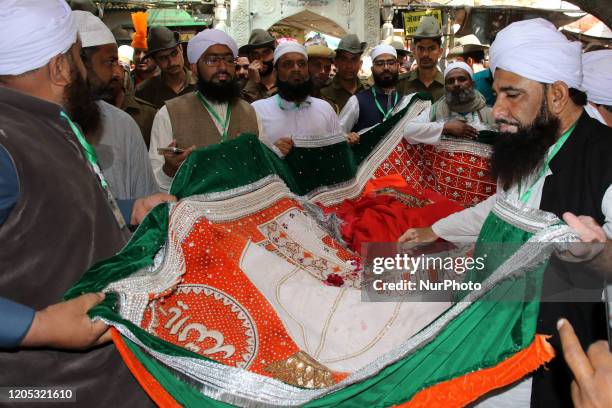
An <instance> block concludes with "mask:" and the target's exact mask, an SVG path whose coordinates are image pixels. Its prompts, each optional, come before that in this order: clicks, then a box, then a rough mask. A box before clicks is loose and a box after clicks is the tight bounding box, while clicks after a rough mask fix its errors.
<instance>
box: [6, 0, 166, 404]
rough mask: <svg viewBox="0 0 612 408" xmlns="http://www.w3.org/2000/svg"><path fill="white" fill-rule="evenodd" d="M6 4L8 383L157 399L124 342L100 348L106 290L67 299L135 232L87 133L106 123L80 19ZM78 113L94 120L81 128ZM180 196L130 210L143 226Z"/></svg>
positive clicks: (60, 3) (41, 4)
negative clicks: (122, 350)
mask: <svg viewBox="0 0 612 408" xmlns="http://www.w3.org/2000/svg"><path fill="white" fill-rule="evenodd" d="M2 6H3V13H0V83H1V84H2V86H0V175H1V177H0V247H1V248H2V250H1V251H0V270H1V271H2V273H1V274H0V366H1V367H2V370H0V383H1V384H14V385H15V386H23V385H25V384H30V385H34V384H36V386H40V387H53V388H65V387H67V386H68V387H69V388H70V389H71V390H72V391H73V395H74V396H78V397H77V398H78V399H79V401H87V404H88V405H90V406H95V407H108V406H152V405H153V402H152V401H151V400H150V399H149V398H148V397H147V395H146V393H145V392H143V390H142V388H141V387H140V386H139V384H138V383H137V381H135V379H134V376H133V375H132V374H131V373H130V371H129V370H128V369H127V368H126V366H125V364H124V363H123V361H122V360H121V357H120V356H119V353H117V351H116V349H115V347H114V346H113V345H112V344H107V345H105V346H100V345H102V344H104V343H107V342H108V341H110V332H109V331H108V330H107V329H108V327H107V326H106V325H105V324H104V323H102V322H100V321H97V322H94V321H92V320H90V319H89V317H88V315H87V312H88V310H89V309H90V308H92V307H93V306H95V305H97V304H98V303H100V302H101V301H103V300H104V295H103V294H101V293H89V294H84V295H82V296H80V297H78V298H75V299H73V300H70V301H65V302H63V301H62V298H63V296H64V294H65V293H66V291H67V290H68V289H69V288H71V287H72V286H73V285H74V284H75V283H76V282H77V281H78V280H79V279H80V278H81V276H82V275H83V273H84V272H85V271H86V270H87V269H88V268H89V267H91V265H93V264H94V263H96V262H99V261H101V260H103V259H105V258H108V257H110V256H112V255H115V254H116V253H117V251H119V250H120V249H121V248H122V247H123V245H124V244H125V243H126V242H127V238H128V231H127V230H126V228H125V222H124V217H123V216H122V215H121V214H120V213H118V211H117V210H116V204H114V202H115V201H114V200H113V199H112V195H111V194H110V192H109V189H108V186H107V183H106V180H105V178H104V176H103V175H102V173H101V172H100V170H99V167H98V165H97V158H96V154H95V151H94V150H93V149H92V147H91V146H90V145H89V144H88V143H87V141H86V140H85V138H84V137H83V135H82V133H83V130H87V131H91V130H94V129H95V127H96V110H95V106H96V105H95V103H94V102H93V101H92V100H91V98H90V95H89V90H88V87H87V83H86V76H87V71H86V70H85V67H84V66H83V63H82V61H81V57H80V51H81V45H80V41H79V39H78V35H77V30H76V26H75V23H74V17H73V15H72V14H71V11H70V8H69V7H68V4H67V3H66V2H65V1H64V0H45V1H40V0H19V1H7V2H3V5H2ZM81 107H85V109H83V110H82V111H81V110H79V109H80V108H81ZM83 114H84V115H83ZM77 118H78V119H79V120H80V119H82V118H86V120H84V121H83V124H84V126H83V128H79V126H78V125H77V124H76V123H75V122H74V120H75V119H77ZM172 199H173V198H172V197H171V196H168V195H166V194H164V195H160V194H158V195H156V196H153V197H148V198H146V199H139V200H136V202H134V207H133V209H132V211H131V217H128V218H131V220H132V223H134V224H136V223H139V222H140V221H141V220H142V218H143V217H144V216H145V215H146V213H147V212H148V210H150V209H151V208H152V207H153V206H154V205H156V204H158V203H160V202H162V201H169V200H172ZM49 305H51V306H49ZM93 346H97V347H95V348H93V349H90V350H88V351H83V350H85V349H88V348H91V347H93ZM67 350H73V351H67ZM79 350H80V351H79Z"/></svg>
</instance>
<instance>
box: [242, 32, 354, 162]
mask: <svg viewBox="0 0 612 408" xmlns="http://www.w3.org/2000/svg"><path fill="white" fill-rule="evenodd" d="M274 69H275V70H276V73H277V74H276V86H277V88H278V94H276V95H274V96H272V97H270V98H266V99H262V100H259V101H256V102H254V103H253V108H254V109H255V111H256V112H257V119H258V120H259V121H260V122H261V125H262V132H261V134H260V137H259V138H260V140H261V141H262V142H263V143H265V144H266V145H267V146H269V147H270V148H271V149H272V150H274V151H275V152H276V154H278V155H279V156H285V155H287V154H288V153H289V152H290V151H291V149H292V148H293V146H294V145H298V146H299V145H300V143H302V141H304V142H305V143H306V144H308V143H309V142H312V141H313V139H316V140H317V141H318V142H319V143H321V145H325V144H333V143H337V142H338V140H337V139H338V138H340V140H342V136H341V133H342V130H341V128H340V122H339V121H338V116H337V115H336V112H334V110H333V108H332V107H331V105H330V104H329V103H327V102H325V101H324V100H322V99H319V98H313V97H312V96H310V94H311V92H312V83H311V81H310V77H309V75H308V55H307V53H306V49H305V48H304V46H303V45H301V44H298V43H295V42H286V43H283V44H281V45H279V46H278V47H277V48H276V50H275V51H274ZM328 142H329V143H328Z"/></svg>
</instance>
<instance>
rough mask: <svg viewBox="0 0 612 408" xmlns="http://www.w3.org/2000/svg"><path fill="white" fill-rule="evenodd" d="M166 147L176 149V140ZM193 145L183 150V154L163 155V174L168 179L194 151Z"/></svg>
mask: <svg viewBox="0 0 612 408" xmlns="http://www.w3.org/2000/svg"><path fill="white" fill-rule="evenodd" d="M168 147H176V140H173V141H172V142H171V143H170V144H169V145H168ZM195 148H196V147H195V145H194V146H191V147H189V148H188V149H185V151H184V152H183V153H164V166H163V167H162V169H163V171H164V173H165V174H166V175H167V176H168V177H174V176H175V175H176V172H177V171H178V169H179V167H180V165H181V164H182V163H183V162H184V161H185V159H186V158H187V157H188V156H189V155H190V154H191V152H193V151H194V150H195Z"/></svg>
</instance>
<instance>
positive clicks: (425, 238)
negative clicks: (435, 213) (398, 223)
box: [397, 227, 438, 243]
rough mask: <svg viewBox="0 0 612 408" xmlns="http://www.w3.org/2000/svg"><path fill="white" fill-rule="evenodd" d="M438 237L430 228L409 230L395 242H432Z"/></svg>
mask: <svg viewBox="0 0 612 408" xmlns="http://www.w3.org/2000/svg"><path fill="white" fill-rule="evenodd" d="M436 239H438V236H437V235H436V233H435V232H433V229H432V228H431V227H426V228H410V229H407V230H406V232H404V233H403V234H402V236H401V237H399V239H398V240H397V242H399V243H402V242H434V241H435V240H436Z"/></svg>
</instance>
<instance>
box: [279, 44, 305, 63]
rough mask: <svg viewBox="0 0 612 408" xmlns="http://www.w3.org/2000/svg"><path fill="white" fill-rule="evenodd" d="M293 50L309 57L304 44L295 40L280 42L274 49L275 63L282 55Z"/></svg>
mask: <svg viewBox="0 0 612 408" xmlns="http://www.w3.org/2000/svg"><path fill="white" fill-rule="evenodd" d="M291 52H297V53H298V54H302V55H303V56H304V58H306V59H308V54H307V53H306V48H304V46H303V45H302V44H299V43H296V42H294V41H287V42H284V43H282V44H280V45H279V46H278V47H276V49H275V50H274V63H275V64H276V61H278V60H279V58H280V57H282V56H283V55H285V54H289V53H291Z"/></svg>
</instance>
